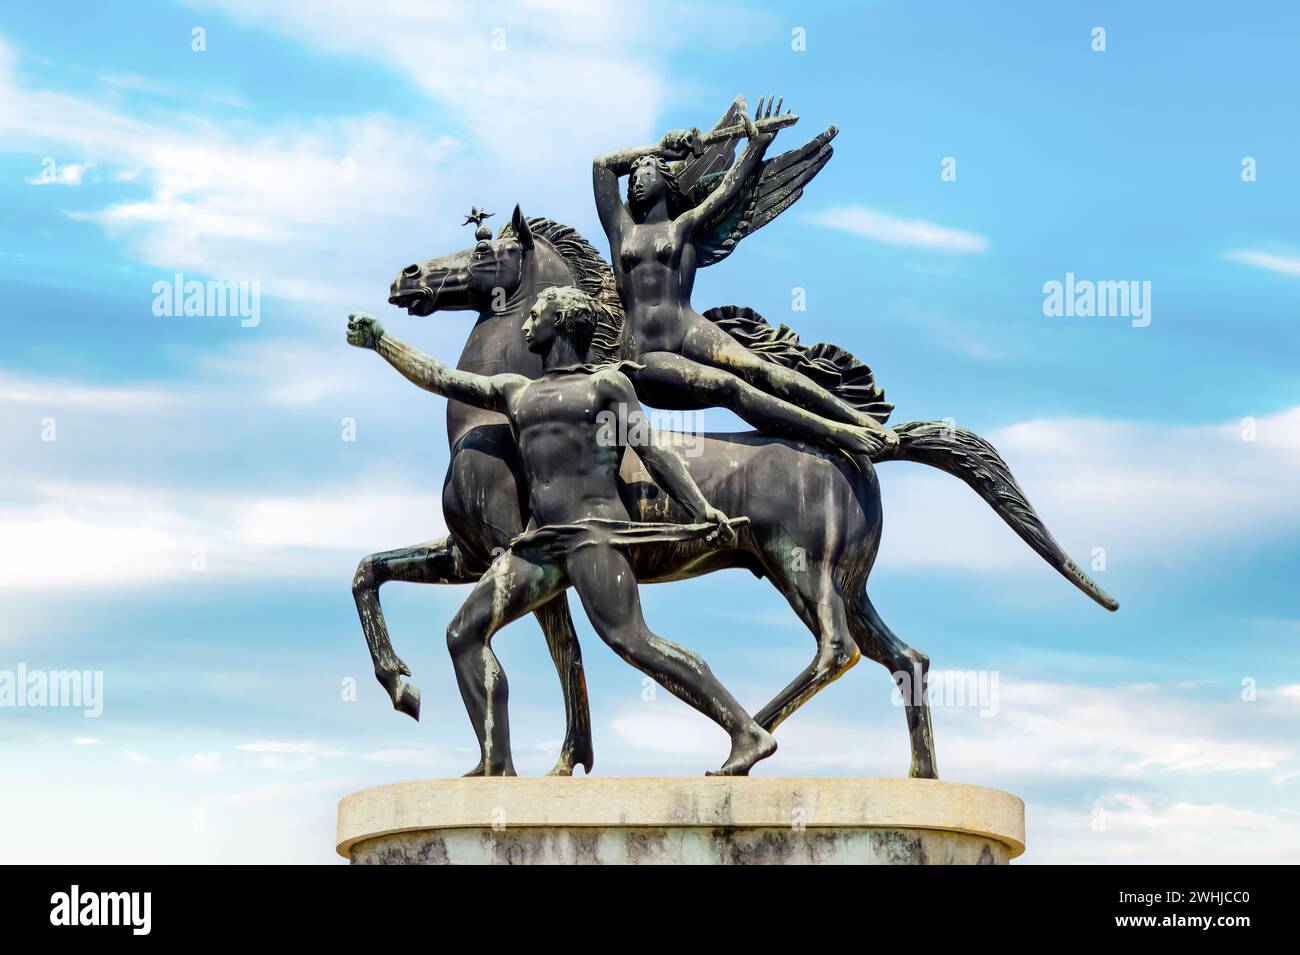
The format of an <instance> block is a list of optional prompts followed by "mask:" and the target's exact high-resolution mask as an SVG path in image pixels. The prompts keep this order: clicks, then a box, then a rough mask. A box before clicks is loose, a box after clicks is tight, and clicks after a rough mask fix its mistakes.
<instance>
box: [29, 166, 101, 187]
mask: <svg viewBox="0 0 1300 955" xmlns="http://www.w3.org/2000/svg"><path fill="white" fill-rule="evenodd" d="M94 168H95V164H94V163H93V162H80V163H78V162H68V163H57V164H56V165H55V166H54V167H53V171H52V172H42V173H41V174H40V175H39V176H30V177H28V179H27V181H28V182H29V183H31V184H32V185H33V186H79V185H81V180H82V177H83V176H85V174H86V170H88V169H94Z"/></svg>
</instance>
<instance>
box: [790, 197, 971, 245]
mask: <svg viewBox="0 0 1300 955" xmlns="http://www.w3.org/2000/svg"><path fill="white" fill-rule="evenodd" d="M809 221H811V222H815V223H817V224H818V225H823V226H826V227H828V228H831V229H839V230H840V231H842V232H848V233H850V234H852V235H857V236H861V237H862V238H865V239H871V240H873V241H875V242H883V243H884V244H885V245H896V246H905V247H909V248H920V249H933V250H934V251H936V252H955V253H961V254H969V253H974V252H987V251H988V248H989V240H988V239H987V238H985V237H984V236H982V235H980V234H978V233H976V232H963V231H962V230H960V229H950V228H948V227H947V226H941V225H938V224H936V223H934V222H927V221H925V220H924V219H902V218H899V217H898V216H893V215H890V214H889V213H886V212H879V211H877V210H875V209H867V208H864V207H862V206H835V207H832V208H830V209H824V210H822V211H821V212H816V213H813V214H812V215H810V216H809Z"/></svg>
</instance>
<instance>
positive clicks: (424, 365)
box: [348, 288, 776, 776]
mask: <svg viewBox="0 0 1300 955" xmlns="http://www.w3.org/2000/svg"><path fill="white" fill-rule="evenodd" d="M595 323H596V316H595V314H594V311H593V308H592V302H591V300H590V299H589V298H588V297H587V296H586V295H585V293H583V292H581V291H579V290H577V289H574V288H553V289H547V290H545V291H544V292H543V293H542V294H541V295H540V296H539V297H538V299H537V302H536V303H535V305H534V306H533V309H532V312H531V313H530V315H529V317H528V320H527V321H526V322H525V324H524V338H525V340H526V342H527V343H528V347H529V349H530V350H532V351H534V352H536V353H537V354H539V355H541V356H542V360H543V374H542V377H540V378H538V379H536V380H532V379H529V378H525V377H523V376H522V375H515V374H503V375H492V376H484V375H475V374H471V373H468V372H463V371H459V370H457V369H454V368H449V367H447V366H446V365H443V364H442V363H441V362H439V361H438V360H437V359H436V358H434V357H432V356H431V355H427V354H424V353H422V352H420V351H418V350H416V349H414V348H412V347H411V346H409V345H406V344H405V343H403V342H401V341H399V340H397V339H395V338H393V337H392V336H391V335H389V334H388V333H387V332H385V331H384V329H383V327H382V326H381V325H380V324H379V322H377V321H376V320H375V319H374V318H372V317H370V316H368V315H360V314H357V315H352V316H350V317H349V318H348V341H349V342H350V343H351V344H353V345H356V346H358V347H361V348H370V349H373V350H375V351H376V352H378V353H379V355H380V356H381V357H383V358H384V359H385V360H386V361H388V362H389V364H391V365H392V366H393V367H394V368H396V369H397V370H398V371H399V372H401V373H402V374H403V375H404V376H405V377H406V378H407V379H408V380H410V381H411V382H412V383H414V384H416V385H418V386H419V387H421V388H424V389H426V390H428V391H432V392H435V393H437V394H441V395H444V396H446V397H448V398H453V399H455V400H458V401H463V402H465V403H467V404H472V405H477V406H478V407H481V408H487V409H490V410H493V411H498V412H500V413H501V414H503V415H505V416H506V418H507V419H508V420H509V422H510V429H511V433H512V434H513V435H514V438H515V441H516V442H517V444H518V448H519V456H520V459H521V461H522V463H523V467H524V472H525V475H526V477H527V481H528V492H529V497H530V503H531V510H532V514H533V522H534V525H535V526H534V527H533V528H530V530H529V532H527V533H525V534H524V535H523V536H522V537H520V538H518V539H517V540H516V541H515V542H513V543H512V544H511V546H510V548H509V549H508V550H507V551H506V552H505V553H503V554H501V555H500V556H499V557H498V558H497V559H496V561H494V562H493V564H492V565H491V567H490V568H489V569H488V570H487V572H486V573H485V574H484V575H483V577H482V578H481V579H480V581H479V582H478V584H477V585H476V586H475V588H474V590H473V591H472V592H471V593H470V595H469V598H468V599H467V600H466V601H465V604H464V605H463V606H462V607H461V609H460V611H459V612H458V613H457V614H456V617H455V619H454V620H453V621H452V623H451V625H450V626H449V627H448V629H447V643H448V647H449V649H450V650H451V654H452V659H453V661H454V664H455V669H456V679H457V682H458V684H459V686H460V692H461V696H462V697H463V698H464V701H465V706H466V708H467V709H468V711H469V717H470V721H471V723H473V725H474V730H475V732H476V733H477V734H478V737H479V744H480V748H481V750H482V760H481V762H480V763H479V765H478V766H477V767H476V768H475V769H474V770H473V771H471V773H470V775H478V774H482V775H488V776H512V775H515V770H514V765H513V762H512V759H511V753H510V728H509V716H508V712H507V701H508V690H507V684H506V678H505V674H504V673H503V672H502V670H501V665H500V663H499V662H498V660H497V657H496V655H495V654H494V653H493V652H492V646H491V641H492V637H493V635H494V634H495V633H496V632H497V631H498V630H500V629H501V628H502V627H504V626H506V625H507V624H509V623H510V622H512V621H514V620H516V619H518V618H519V617H521V616H523V615H524V614H527V613H530V612H531V611H533V610H535V609H536V608H537V607H539V606H541V605H542V604H543V603H545V602H546V601H548V600H550V599H551V598H552V597H554V596H556V595H557V594H559V593H560V592H561V591H563V590H564V589H565V588H567V587H573V588H574V590H576V591H577V592H578V596H579V598H580V599H581V600H582V605H583V607H584V609H585V610H586V612H587V616H588V618H589V619H590V620H591V624H592V626H593V628H594V629H595V630H596V632H597V633H598V634H599V635H600V637H601V639H603V640H604V641H605V642H606V643H607V644H609V646H610V647H611V648H612V649H613V650H614V652H615V653H617V654H618V655H619V656H620V657H622V658H623V659H624V660H626V661H627V662H628V663H631V664H632V665H633V666H634V667H636V668H637V669H639V670H641V671H642V672H643V673H646V674H647V675H649V676H650V677H652V678H653V679H654V680H655V681H656V682H658V683H659V684H660V685H661V686H663V687H664V688H665V689H666V690H668V691H669V692H671V693H672V694H674V695H675V696H677V697H678V698H680V699H682V700H684V701H685V702H686V703H688V704H690V705H691V706H692V707H694V708H695V709H697V710H699V711H700V712H701V713H703V714H704V715H706V716H708V717H709V718H710V719H711V720H713V721H714V722H715V723H717V724H718V725H719V726H721V727H722V728H723V730H725V731H726V733H727V734H728V735H729V736H730V737H731V753H730V755H729V756H728V758H727V760H726V762H725V763H724V764H723V765H722V767H721V769H719V770H718V771H717V775H745V774H747V773H748V772H749V769H750V767H752V766H753V765H754V763H756V762H758V760H760V759H763V758H765V757H767V756H770V755H771V754H772V753H773V752H774V751H775V750H776V741H775V740H773V739H772V737H771V736H770V735H769V734H768V733H767V732H766V731H765V730H763V728H762V727H760V726H759V725H758V724H757V723H756V722H755V721H754V719H753V718H752V717H751V716H750V715H749V714H748V713H746V712H745V710H744V709H743V708H742V707H741V706H740V704H739V703H737V702H736V699H735V698H734V697H733V696H732V695H731V693H730V692H728V691H727V689H726V688H725V687H724V686H723V685H722V684H721V683H720V682H719V681H718V679H717V678H716V677H715V676H714V675H713V673H712V671H711V670H710V669H709V667H708V665H707V664H706V663H705V662H704V661H703V660H702V659H700V657H698V656H697V655H695V654H694V653H692V652H691V651H690V650H687V649H685V648H684V647H680V646H678V645H676V644H674V643H672V642H670V641H668V640H666V639H664V638H663V637H660V636H658V635H657V634H655V633H653V632H652V631H651V630H650V629H649V627H647V626H646V622H645V619H644V618H643V617H642V614H641V602H640V597H639V595H638V592H637V579H636V575H635V573H634V572H633V566H632V562H631V560H630V559H629V557H628V554H627V550H628V549H629V548H634V547H638V546H654V545H655V544H656V543H663V542H672V541H681V540H687V539H693V538H698V537H703V536H706V535H707V536H708V537H710V538H713V537H715V536H718V535H726V534H729V533H731V530H730V526H729V522H728V518H727V517H726V515H724V514H722V513H721V512H720V511H718V510H716V509H715V508H713V507H711V506H710V505H709V503H708V501H706V500H705V499H704V495H703V494H702V493H701V492H700V489H699V487H698V486H697V485H696V484H695V481H694V480H693V479H692V478H691V476H690V474H689V473H688V472H687V470H686V467H685V465H684V464H683V463H682V461H681V459H680V458H679V457H678V456H677V454H676V453H675V452H674V451H673V450H672V449H671V448H670V447H667V446H663V445H661V444H659V443H658V442H656V441H655V440H654V439H653V438H651V439H650V440H644V441H640V442H639V443H636V444H632V442H633V441H635V440H636V437H635V436H638V435H653V434H654V432H653V429H651V428H649V427H648V424H647V422H646V421H645V415H644V412H643V410H642V408H641V405H640V403H639V402H638V400H637V397H636V393H635V391H634V390H633V387H632V383H631V381H629V380H628V378H627V376H626V375H624V374H623V372H622V371H620V370H619V368H618V366H615V365H603V366H595V365H591V364H587V357H588V349H589V346H590V342H591V335H592V332H593V331H594V329H595ZM612 422H617V424H616V425H612ZM629 446H634V447H635V449H636V451H637V454H638V455H639V456H640V458H641V460H642V463H643V464H644V465H645V466H646V469H647V470H648V471H649V472H650V473H651V475H652V476H653V477H654V479H655V480H656V481H657V482H658V483H659V484H660V486H662V487H663V489H664V490H665V491H666V492H667V493H669V494H671V495H672V496H673V498H675V499H676V500H677V501H678V502H679V503H680V504H681V505H682V506H683V507H684V508H685V510H686V511H687V513H688V514H690V515H691V517H692V519H694V520H695V521H697V523H696V524H694V525H675V524H646V523H641V522H635V521H633V520H632V519H631V516H630V515H629V514H628V511H627V509H626V508H625V507H624V505H623V503H622V501H621V499H620V497H619V492H618V474H619V465H620V463H621V461H622V457H623V454H624V452H625V451H626V449H627V447H629Z"/></svg>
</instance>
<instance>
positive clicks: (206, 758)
mask: <svg viewBox="0 0 1300 955" xmlns="http://www.w3.org/2000/svg"><path fill="white" fill-rule="evenodd" d="M223 766H224V761H223V760H222V758H221V754H220V753H195V754H193V755H192V756H190V760H189V767H190V769H191V770H192V771H193V772H196V773H216V772H220V771H221V769H222V768H223Z"/></svg>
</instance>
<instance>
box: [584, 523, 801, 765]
mask: <svg viewBox="0 0 1300 955" xmlns="http://www.w3.org/2000/svg"><path fill="white" fill-rule="evenodd" d="M567 563H568V570H569V578H570V580H571V581H572V583H573V589H574V590H576V591H577V592H578V596H579V597H581V598H582V605H583V607H584V608H586V611H587V616H588V618H590V620H591V625H592V626H593V627H594V628H595V629H596V632H597V633H598V634H600V637H601V639H602V640H604V641H605V642H606V643H608V644H609V646H610V647H611V648H612V649H613V650H614V652H615V653H617V654H618V655H619V656H620V657H622V658H623V659H624V660H626V661H627V662H628V663H630V664H632V665H633V666H634V667H636V668H637V669H638V670H640V671H641V672H642V673H645V674H648V675H649V676H651V677H653V678H654V679H655V680H656V681H658V683H659V685H660V686H662V687H664V689H666V690H668V691H669V692H670V693H672V694H673V695H674V696H676V697H678V698H679V699H681V700H684V701H685V702H687V703H689V704H690V705H691V706H693V707H695V709H697V710H699V711H700V712H701V713H703V714H704V715H705V716H707V717H708V718H709V719H711V720H713V721H714V722H715V723H717V724H718V725H719V726H721V727H722V728H723V729H724V730H726V731H727V735H729V736H730V737H731V755H730V756H729V757H728V758H727V761H726V763H724V764H723V766H722V768H721V769H720V770H718V772H717V773H716V774H711V775H720V776H745V775H747V774H748V773H749V769H750V767H751V766H753V765H754V764H755V763H756V762H758V761H759V760H760V759H763V758H764V757H766V756H770V755H772V753H773V752H775V751H776V741H775V740H773V739H772V737H771V736H769V735H768V733H767V732H766V731H765V730H764V729H763V728H762V727H761V726H759V725H758V724H757V723H756V722H754V720H753V718H752V717H751V716H750V715H749V714H748V713H746V712H745V710H744V708H743V707H741V705H740V704H739V703H737V702H736V699H735V697H733V696H732V695H731V694H730V693H729V692H728V691H727V688H726V687H724V686H723V685H722V684H721V683H719V682H718V678H717V677H715V676H714V675H713V671H711V670H710V669H709V666H708V664H707V663H705V662H704V661H703V660H701V659H700V658H699V657H698V656H696V655H695V654H694V653H692V652H691V651H690V650H687V649H685V648H684V647H679V646H678V645H677V644H675V643H671V642H669V641H668V640H665V639H664V638H663V637H660V636H657V635H656V634H654V633H652V632H651V631H650V628H649V627H647V626H646V622H645V618H644V617H642V616H641V598H640V595H639V594H638V592H637V581H636V574H634V573H633V571H632V564H631V562H630V561H629V560H628V558H627V555H626V554H624V553H623V552H622V551H620V550H618V549H617V548H615V547H611V546H608V545H597V544H592V545H588V546H587V547H583V548H580V549H578V550H575V551H574V552H572V553H571V554H570V555H569V556H568V559H567Z"/></svg>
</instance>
